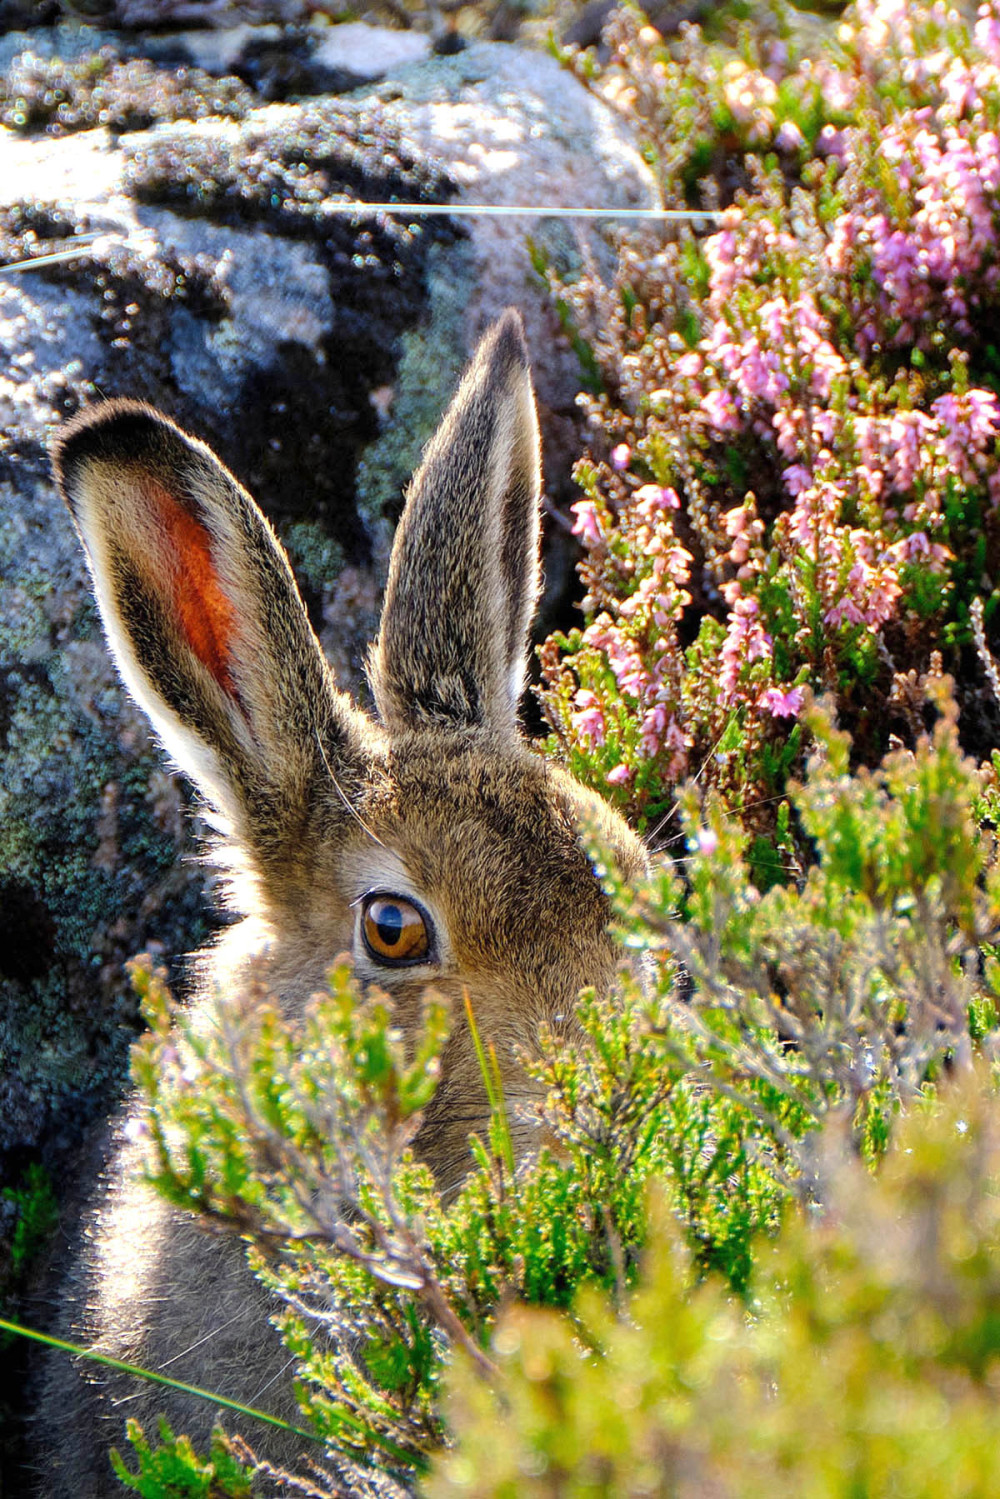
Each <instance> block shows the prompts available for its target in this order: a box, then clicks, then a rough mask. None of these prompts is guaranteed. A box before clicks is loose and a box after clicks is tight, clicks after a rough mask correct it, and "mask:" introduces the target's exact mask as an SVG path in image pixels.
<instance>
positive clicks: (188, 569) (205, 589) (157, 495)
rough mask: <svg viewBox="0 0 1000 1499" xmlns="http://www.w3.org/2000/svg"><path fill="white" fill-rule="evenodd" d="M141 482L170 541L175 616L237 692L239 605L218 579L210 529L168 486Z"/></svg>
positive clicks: (168, 579) (225, 686) (168, 575)
mask: <svg viewBox="0 0 1000 1499" xmlns="http://www.w3.org/2000/svg"><path fill="white" fill-rule="evenodd" d="M143 487H144V489H145V491H146V495H147V498H148V499H149V500H150V501H151V503H152V505H153V507H154V508H155V510H156V514H157V519H158V520H159V523H160V528H161V530H162V532H163V535H164V539H165V541H166V543H167V546H166V547H165V549H164V550H165V551H166V552H167V554H168V558H169V561H168V563H167V566H166V567H165V569H164V572H165V578H164V579H163V580H161V585H160V586H163V584H164V583H165V585H166V589H167V592H168V597H169V601H170V605H171V613H172V616H173V619H174V621H175V623H176V624H177V626H178V627H179V629H180V631H181V633H182V635H183V636H184V639H185V640H186V641H187V643H188V645H189V646H190V647H191V650H192V651H193V652H194V654H195V655H196V656H197V658H198V660H199V661H200V662H201V664H202V665H203V666H204V667H205V668H206V669H207V670H208V671H209V672H210V673H211V675H212V676H213V678H214V679H215V681H216V682H218V684H219V686H220V687H221V688H222V690H223V692H225V693H228V695H229V696H230V697H232V698H235V697H237V696H238V693H237V689H236V683H235V682H234V681H233V675H232V672H231V670H230V661H231V659H232V642H233V637H234V635H235V633H236V610H235V609H234V608H233V605H232V603H231V601H230V600H229V598H228V597H227V596H226V593H225V591H224V590H223V587H222V584H221V583H220V581H219V574H218V572H217V570H216V567H215V563H214V562H213V560H212V545H211V539H210V537H209V533H208V531H207V529H206V527H205V526H203V525H202V524H201V522H200V521H198V520H196V519H195V517H194V516H193V515H192V514H191V513H190V511H188V510H186V509H185V508H184V506H183V505H182V504H181V503H180V502H179V501H178V500H177V499H175V497H174V496H173V495H172V494H171V493H170V491H169V490H168V489H164V488H163V486H162V485H160V484H156V483H151V482H149V481H148V480H147V482H146V483H145V484H144V486H143Z"/></svg>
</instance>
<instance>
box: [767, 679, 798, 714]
mask: <svg viewBox="0 0 1000 1499" xmlns="http://www.w3.org/2000/svg"><path fill="white" fill-rule="evenodd" d="M803 696H804V694H803V691H802V688H801V687H788V688H780V687H768V689H767V690H766V692H762V693H761V695H760V706H761V707H762V708H766V709H767V711H768V713H770V714H771V716H772V717H773V718H797V717H798V715H799V713H800V712H801V711H802V699H803Z"/></svg>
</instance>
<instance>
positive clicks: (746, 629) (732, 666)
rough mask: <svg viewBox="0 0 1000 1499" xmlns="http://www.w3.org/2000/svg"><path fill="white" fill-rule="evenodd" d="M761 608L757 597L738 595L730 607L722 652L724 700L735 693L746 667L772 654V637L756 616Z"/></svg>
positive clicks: (720, 656) (722, 689) (721, 671)
mask: <svg viewBox="0 0 1000 1499" xmlns="http://www.w3.org/2000/svg"><path fill="white" fill-rule="evenodd" d="M759 607H760V606H759V605H758V603H757V600H756V599H755V598H737V599H736V601H735V603H734V604H733V606H732V609H731V610H730V615H729V628H728V630H727V632H726V639H725V641H724V643H723V646H722V650H721V651H720V652H719V659H720V661H721V663H722V664H721V667H720V670H719V678H718V680H719V688H720V692H721V697H722V701H723V702H724V703H728V702H731V701H732V700H733V698H734V697H735V696H736V688H737V685H738V683H739V679H740V676H741V674H742V671H743V667H744V666H745V665H746V664H747V663H748V662H750V661H757V660H760V659H761V658H762V657H768V656H770V654H771V637H770V635H768V634H767V632H766V631H765V630H764V629H763V627H762V625H761V623H760V621H759V619H758V618H757V614H758V611H759Z"/></svg>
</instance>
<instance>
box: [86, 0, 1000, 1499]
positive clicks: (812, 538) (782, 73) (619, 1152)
mask: <svg viewBox="0 0 1000 1499" xmlns="http://www.w3.org/2000/svg"><path fill="white" fill-rule="evenodd" d="M720 25H721V23H720ZM611 38H612V43H613V46H612V53H611V57H610V59H609V60H608V62H607V63H605V64H601V65H598V63H597V62H596V61H594V59H593V58H590V57H587V58H579V57H576V58H572V59H569V62H570V63H571V65H573V66H575V67H577V68H578V69H579V70H580V71H581V73H582V74H583V75H584V76H586V77H587V78H588V80H589V82H590V84H591V86H593V87H595V88H599V89H601V90H602V92H604V93H605V94H606V95H607V96H608V97H610V98H612V99H613V100H614V101H615V102H616V104H617V105H618V106H619V107H620V108H622V109H625V110H627V111H629V112H630V114H631V115H632V116H633V118H635V119H636V120H637V121H638V122H639V126H640V129H641V131H642V132H643V135H644V138H645V141H646V146H647V152H648V157H649V160H650V162H651V164H652V165H653V167H654V169H655V170H656V171H657V173H658V174H659V177H660V181H661V185H662V189H663V193H664V200H665V202H667V203H668V204H673V205H675V206H687V207H691V208H702V209H705V208H710V207H712V208H714V207H717V206H719V207H721V208H722V209H723V210H724V212H723V217H722V220H721V222H720V223H718V224H717V225H716V226H715V228H714V231H713V232H710V233H707V234H704V235H700V236H695V235H693V234H685V235H683V236H681V237H680V238H678V239H677V240H676V241H670V242H667V243H665V242H664V239H663V236H662V234H661V233H660V232H659V231H657V234H656V236H655V237H650V238H648V239H647V238H644V237H631V238H629V239H627V240H625V241H624V242H623V244H622V249H621V255H620V264H619V269H618V273H617V277H616V279H615V281H614V283H613V284H612V285H603V284H600V283H599V282H598V281H597V280H596V279H595V277H594V276H593V275H585V276H583V277H582V278H581V279H579V280H577V281H575V282H573V283H572V284H566V283H562V282H560V281H559V280H558V278H557V277H556V275H555V274H554V273H552V272H550V271H548V270H546V268H545V267H544V266H543V265H542V264H541V262H540V264H539V268H540V270H542V271H544V272H545V273H546V274H548V275H549V276H550V280H551V282H552V286H553V294H554V296H555V298H556V300H557V305H558V306H559V309H560V314H561V316H562V318H563V320H564V323H565V326H566V329H567V331H568V332H569V334H570V336H571V337H572V338H573V340H574V342H575V345H576V347H577V349H578V351H579V354H580V358H581V366H582V370H583V380H584V383H585V385H586V391H587V393H586V394H585V395H584V396H583V397H582V398H581V399H582V400H583V402H584V403H585V408H586V412H587V419H588V430H589V433H590V442H589V446H588V450H587V452H586V454H585V455H584V456H583V457H582V458H581V459H580V463H579V465H578V475H577V476H578V479H579V482H580V484H581V487H582V491H583V498H582V499H581V500H580V501H579V502H578V503H577V504H576V505H575V507H574V511H575V530H576V533H577V535H578V536H579V538H580V540H581V543H582V545H583V547H584V548H585V556H584V560H583V563H582V564H581V576H582V580H583V585H584V589H585V598H584V600H583V610H584V616H585V617H584V622H583V626H582V628H580V629H579V630H575V631H573V632H572V633H570V634H568V635H565V636H557V637H553V638H552V639H550V640H549V641H547V642H546V644H545V645H544V646H543V648H542V651H541V662H542V672H543V683H542V689H541V695H542V702H543V706H544V709H545V711H546V714H547V716H548V719H549V722H550V724H551V726H552V733H551V736H550V739H549V741H548V744H547V746H546V748H547V752H548V753H551V754H553V755H555V756H557V757H561V758H563V759H564V760H565V761H567V762H568V763H569V765H570V767H571V769H572V770H573V772H574V774H575V775H576V776H577V777H578V778H580V779H581V780H584V781H586V782H588V783H589V784H591V785H593V786H595V787H597V788H598V789H599V790H600V791H601V792H602V793H603V794H604V795H606V796H607V797H609V799H611V800H612V801H614V802H615V803H616V804H617V805H619V806H620V807H622V808H623V809H624V810H626V811H627V812H628V814H629V815H630V817H631V819H632V820H633V821H634V823H635V824H636V825H637V826H639V827H640V828H642V829H643V830H644V831H645V833H646V835H647V837H648V839H649V842H650V845H651V847H652V848H653V850H654V851H656V852H657V853H658V857H657V858H656V859H655V861H654V871H653V874H652V875H651V877H650V879H649V881H648V883H647V884H646V885H645V886H644V887H643V888H641V889H638V890H626V889H624V888H623V887H621V886H620V885H619V883H618V881H617V877H616V874H615V871H614V869H613V868H612V867H610V866H609V867H607V868H606V869H605V870H604V874H605V877H606V880H607V884H608V888H609V889H610V890H611V891H612V893H613V895H614V897H615V902H616V910H617V920H618V923H619V926H620V929H621V937H622V946H623V966H622V973H621V981H620V986H619V992H618V993H616V994H615V995H614V996H611V997H608V996H604V995H594V994H591V995H585V996H584V997H583V999H582V1001H581V1005H580V1010H579V1022H580V1024H579V1031H578V1033H577V1034H575V1035H559V1036H557V1035H554V1034H552V1035H543V1036H542V1037H541V1044H540V1052H539V1054H538V1055H537V1056H535V1057H533V1058H530V1059H529V1060H528V1065H529V1066H530V1068H531V1070H532V1072H533V1074H534V1075H535V1077H536V1078H537V1079H538V1081H539V1083H540V1084H542V1085H544V1100H545V1101H544V1102H543V1103H540V1104H539V1105H538V1109H539V1111H540V1112H541V1113H542V1114H543V1115H544V1123H545V1125H546V1127H547V1130H548V1136H549V1138H550V1140H551V1141H552V1146H551V1149H549V1150H547V1151H546V1152H544V1153H543V1154H541V1155H540V1156H538V1157H537V1158H535V1159H533V1160H530V1161H529V1162H528V1163H527V1164H526V1166H524V1167H523V1168H521V1169H519V1170H517V1171H515V1170H514V1166H513V1159H512V1151H511V1147H510V1142H509V1138H508V1134H507V1123H508V1121H507V1113H506V1106H505V1102H504V1099H503V1096H502V1091H501V1090H500V1088H499V1086H498V1073H497V1070H496V1067H495V1062H494V1060H493V1059H492V1057H491V1052H490V1037H489V1036H488V1035H482V1036H481V1037H480V1038H479V1040H480V1054H481V1066H482V1073H483V1080H484V1086H485V1087H486V1089H487V1091H488V1092H489V1094H490V1098H491V1104H492V1106H493V1123H492V1127H491V1131H490V1137H489V1139H485V1140H476V1141H474V1142H473V1146H472V1158H471V1160H472V1167H471V1171H470V1174H469V1177H468V1179H467V1181H466V1183H465V1184H464V1186H463V1187H462V1188H461V1189H460V1190H459V1191H458V1193H457V1195H452V1196H451V1197H449V1198H448V1199H447V1200H445V1201H443V1200H442V1198H441V1196H440V1195H439V1193H438V1192H437V1190H436V1188H435V1185H434V1182H433V1179H432V1177H431V1176H430V1173H429V1172H428V1170H427V1169H426V1168H425V1167H424V1166H422V1165H421V1164H420V1163H419V1162H417V1161H415V1160H414V1159H413V1157H412V1155H411V1154H410V1152H409V1149H408V1146H409V1142H410V1141H411V1140H412V1138H413V1135H414V1133H415V1130H416V1127H417V1124H418V1122H419V1118H420V1113H421V1110H422V1109H424V1108H425V1107H426V1105H427V1103H428V1100H429V1098H430V1096H431V1095H432V1093H433V1089H434V1086H435V1080H436V1059H437V1058H438V1056H439V1055H440V1052H441V1049H442V1046H443V1044H444V1041H445V1038H446V1035H447V1031H448V1028H449V1026H455V1025H458V1024H471V1025H472V1026H473V1027H474V1026H475V1017H474V1016H469V1017H465V1016H456V1015H448V1014H446V1013H445V1012H444V1011H443V1010H442V1008H441V1007H440V1006H438V1005H437V1004H436V1003H435V1001H434V998H433V996H428V1000H427V1007H426V1015H425V1022H424V1028H423V1033H422V1037H421V1040H420V1042H419V1044H418V1045H417V1047H416V1048H415V1049H413V1050H411V1051H410V1052H409V1053H407V1052H406V1050H405V1049H404V1048H403V1046H402V1043H401V1041H400V1039H399V1037H398V1035H397V1034H396V1033H395V1032H394V1030H393V1027H392V1016H391V1014H390V1013H389V1012H388V1011H387V1009H386V1007H385V1006H384V1005H383V1004H382V1003H381V1002H380V1000H379V998H378V996H368V997H366V998H362V997H360V996H359V995H358V993H357V991H356V989H355V987H354V984H353V980H352V978H351V975H350V974H349V972H348V971H347V970H346V969H344V970H338V971H336V972H334V973H333V974H332V976H331V981H330V989H329V992H328V993H326V994H324V995H320V996H317V997H316V999H315V1001H314V1003H313V1006H312V1008H311V1011H310V1014H309V1018H308V1022H307V1025H306V1028H305V1032H304V1034H302V1033H298V1034H296V1035H295V1036H294V1037H293V1036H291V1035H289V1034H288V1032H287V1030H286V1029H284V1028H283V1027H282V1026H281V1024H280V1023H279V1021H278V1019H277V1016H276V1013H275V1012H274V1011H273V1010H272V1009H271V1008H270V1006H269V1005H268V1002H267V997H266V995H264V994H263V993H260V992H251V993H249V994H240V995H232V996H227V997H226V998H225V1000H224V1001H223V1003H222V1008H221V1012H220V1013H221V1015H222V1018H223V1023H222V1024H221V1025H220V1026H219V1028H218V1030H217V1031H215V1032H213V1033H212V1034H211V1035H205V1034H195V1033H193V1032H192V1031H191V1030H190V1029H187V1030H186V1031H185V1028H184V1020H183V1017H181V1016H178V1015H177V1014H176V1012H175V1010H174V1007H173V1003H172V1000H171V998H170V996H169V994H168V993H167V991H166V989H165V988H164V985H163V982H162V979H161V977H160V976H159V975H158V974H157V973H156V971H155V970H153V969H152V968H151V967H150V966H149V965H148V964H143V963H140V964H139V965H137V968H136V981H137V983H138V984H139V986H140V991H141V992H142V994H143V997H144V1005H145V1009H146V1013H147V1016H148V1018H149V1020H150V1022H151V1029H150V1033H149V1035H148V1037H147V1038H146V1040H145V1042H144V1043H143V1044H142V1045H141V1047H140V1049H139V1051H138V1054H137V1058H136V1062H135V1069H136V1076H137V1079H138V1082H139V1084H140V1086H141V1087H142V1089H143V1090H144V1091H145V1093H146V1095H147V1097H148V1099H149V1103H150V1115H149V1125H148V1129H149V1144H150V1160H151V1167H150V1170H151V1174H152V1177H153V1179H154V1180H155V1182H156V1183H157V1185H158V1186H159V1188H160V1189H161V1190H162V1191H163V1192H164V1193H165V1194H166V1195H167V1196H168V1197H169V1198H170V1199H171V1200H173V1201H175V1202H178V1203H180V1204H182V1205H184V1206H185V1207H188V1208H194V1209H197V1210H200V1211H202V1212H204V1213H206V1214H208V1215H209V1216H210V1217H211V1218H212V1219H214V1220H215V1222H216V1224H217V1226H218V1227H219V1229H220V1231H226V1230H227V1229H228V1230H229V1231H232V1232H235V1233H240V1234H243V1235H245V1236H246V1237H247V1240H248V1244H249V1245H250V1247H249V1249H248V1252H249V1253H250V1255H251V1256H252V1258H253V1260H254V1263H255V1266H256V1268H257V1270H258V1273H259V1274H260V1275H262V1276H263V1277H264V1278H265V1279H266V1280H267V1281H268V1283H269V1284H271V1285H272V1286H273V1287H274V1288H275V1289H276V1290H277V1291H278V1293H279V1294H280V1296H281V1297H282V1299H283V1301H284V1304H285V1308H286V1310H285V1312H284V1313H283V1323H284V1333H285V1337H286V1339H287V1343H288V1347H289V1349H290V1352H291V1353H292V1354H293V1355H294V1357H295V1359H296V1361H297V1366H298V1373H299V1381H300V1383H299V1391H300V1403H301V1409H302V1423H301V1424H302V1427H303V1432H304V1433H306V1432H312V1433H313V1434H314V1435H315V1437H316V1438H317V1441H316V1443H315V1458H314V1460H312V1461H311V1462H308V1463H306V1462H305V1460H304V1463H303V1469H302V1473H301V1474H300V1475H299V1476H298V1477H297V1478H295V1477H292V1476H291V1475H286V1476H282V1475H279V1474H276V1473H273V1472H268V1473H267V1474H266V1475H259V1476H258V1478H257V1480H256V1482H257V1484H258V1485H259V1487H258V1489H257V1490H256V1491H257V1492H275V1493H277V1492H288V1493H291V1494H295V1493H298V1494H313V1495H321V1496H322V1495H338V1494H344V1493H349V1494H354V1495H359V1496H364V1499H367V1496H371V1499H376V1496H400V1495H403V1494H407V1493H410V1492H413V1491H414V1490H416V1491H418V1492H420V1493H424V1494H427V1495H431V1496H445V1495H457V1494H468V1495H475V1496H477V1499H493V1496H495V1499H507V1496H511V1499H513V1496H529V1495H538V1496H556V1495H559V1496H563V1495H566V1496H576V1495H600V1494H606V1495H629V1496H632V1495H636V1496H638V1495H644V1494H649V1495H654V1494H656V1495H660V1494H668V1493H669V1494H674V1493H676V1494H678V1495H686V1496H698V1499H707V1496H715V1495H720V1496H721V1495H726V1496H730V1495H733V1496H737V1495H756V1494H765V1493H766V1494H767V1495H768V1496H780V1495H782V1494H785V1493H786V1492H787V1493H788V1494H789V1495H792V1494H794V1495H796V1496H811V1495H824V1496H826V1495H841V1494H842V1495H845V1496H847V1495H850V1496H852V1499H857V1496H863V1495H871V1496H884V1495H888V1494H893V1495H900V1496H922V1495H927V1496H930V1495H934V1496H941V1495H948V1494H955V1495H959V1494H960V1495H963V1496H969V1495H984V1496H985V1495H986V1494H992V1493H994V1492H996V1491H997V1489H998V1488H1000V1416H998V1414H997V1411H998V1395H1000V1109H998V1106H997V1078H996V1037H997V1034H998V1010H997V1006H998V997H1000V950H998V949H997V947H996V945H995V944H996V943H997V942H998V941H1000V860H998V850H997V834H996V829H997V825H998V820H1000V758H998V757H996V756H994V757H993V758H992V759H991V758H990V756H991V753H992V751H993V746H994V745H995V744H997V743H1000V704H998V698H1000V679H998V676H997V668H996V667H995V665H994V662H993V657H992V655H991V651H990V645H989V640H990V637H991V634H995V631H996V620H997V608H998V604H1000V593H998V591H997V588H996V586H995V580H996V577H997V574H998V566H997V564H998V560H1000V559H998V547H1000V519H998V508H997V504H998V500H1000V457H998V447H997V435H998V432H1000V403H998V398H997V392H998V391H1000V352H998V346H997V344H996V343H995V342H994V339H995V334H994V328H995V325H996V319H997V315H998V313H1000V7H998V6H997V5H996V4H995V3H993V4H989V5H984V6H982V7H981V9H980V11H979V14H978V16H977V17H976V18H974V20H973V21H972V22H967V21H966V20H963V19H961V18H960V17H959V16H958V15H956V14H953V13H951V12H950V11H948V10H946V9H945V7H944V6H943V5H935V6H930V5H923V4H916V3H907V0H859V3H858V4H857V5H856V6H854V7H852V8H851V9H850V10H848V11H847V12H845V14H844V16H843V18H842V19H841V22H840V23H839V25H835V26H834V27H832V28H831V29H830V35H829V40H828V43H827V44H826V47H825V51H823V52H822V53H820V52H818V50H817V49H816V48H815V47H814V46H811V47H810V48H809V49H808V53H807V52H806V50H805V48H804V47H802V46H800V45H799V44H797V43H796V41H795V38H794V34H793V33H791V32H788V31H787V29H786V28H785V25H784V21H783V18H782V16H781V14H780V13H779V12H778V11H775V12H773V13H771V12H770V11H767V12H766V13H765V14H763V16H762V15H761V14H756V13H755V18H754V28H753V30H750V29H749V28H748V27H745V26H743V25H741V24H739V23H737V22H733V23H731V26H730V29H728V30H727V29H725V28H723V29H722V30H720V32H719V34H718V35H717V36H715V37H713V38H709V37H706V36H705V35H704V34H703V33H702V32H700V31H699V30H697V29H695V28H688V29H686V30H685V31H684V32H683V33H682V34H681V36H680V38H679V39H673V40H672V41H671V42H670V43H669V44H668V43H666V42H665V41H664V40H663V39H662V38H661V37H660V36H659V35H658V34H657V33H656V32H655V31H653V30H652V28H650V27H648V26H646V25H645V24H644V21H643V18H642V17H641V16H639V15H637V14H633V13H631V12H627V11H626V12H621V13H619V15H618V17H617V18H616V19H615V20H614V22H613V26H612V32H611ZM980 762H982V763H980ZM602 857H603V856H602V853H601V850H600V849H599V848H596V847H595V849H594V858H595V860H596V861H597V862H598V864H601V861H602ZM178 1028H179V1029H180V1033H181V1039H180V1040H178ZM125 1445H126V1444H125V1443H124V1442H123V1448H124V1447H125ZM307 1447H308V1437H307V1436H306V1435H305V1434H304V1436H303V1448H304V1449H306V1448H307ZM115 1462H116V1467H117V1470H118V1472H119V1475H120V1477H121V1478H122V1480H123V1482H124V1483H125V1485H126V1486H127V1487H128V1488H130V1489H132V1490H133V1491H135V1492H137V1493H140V1494H142V1495H144V1496H147V1499H175V1496H176V1499H179V1496H186V1495H191V1496H194V1495H206V1496H207V1495H213V1496H223V1495H229V1496H233V1499H235V1496H240V1495H248V1494H250V1493H251V1492H253V1491H255V1490H254V1482H255V1480H254V1478H253V1473H254V1468H255V1462H254V1458H253V1454H252V1451H251V1450H250V1449H249V1448H246V1447H245V1446H244V1445H243V1444H242V1443H232V1442H230V1441H229V1440H228V1439H227V1438H226V1437H225V1436H224V1435H223V1433H222V1432H221V1430H220V1433H219V1436H218V1439H217V1443H216V1445H215V1447H214V1449H213V1452H212V1453H211V1454H204V1453H202V1454H195V1453H193V1452H192V1451H191V1449H190V1447H189V1445H188V1444H187V1442H186V1440H185V1439H184V1438H183V1437H182V1436H180V1435H176V1436H175V1435H174V1434H172V1433H170V1432H168V1431H166V1430H162V1431H161V1432H160V1433H155V1432H146V1433H144V1434H143V1433H139V1432H138V1431H136V1430H135V1429H133V1430H132V1432H131V1447H130V1450H129V1451H128V1453H127V1456H126V1454H125V1453H124V1452H123V1453H122V1455H119V1456H116V1458H115Z"/></svg>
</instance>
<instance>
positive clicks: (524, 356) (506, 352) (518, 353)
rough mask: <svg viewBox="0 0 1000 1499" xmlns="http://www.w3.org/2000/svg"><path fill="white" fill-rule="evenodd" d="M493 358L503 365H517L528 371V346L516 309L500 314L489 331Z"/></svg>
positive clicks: (521, 321)
mask: <svg viewBox="0 0 1000 1499" xmlns="http://www.w3.org/2000/svg"><path fill="white" fill-rule="evenodd" d="M491 339H492V343H493V352H494V357H495V358H496V359H498V360H499V361H500V362H501V363H502V364H504V365H518V366H520V368H521V369H524V370H526V369H528V368H529V366H530V360H529V357H528V344H527V340H526V339H525V336H524V321H523V319H522V317H521V314H520V313H519V312H518V310H517V308H516V307H508V308H507V310H506V312H503V313H501V315H500V317H499V318H497V320H496V322H495V323H494V324H493V328H492V330H491Z"/></svg>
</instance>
